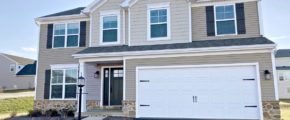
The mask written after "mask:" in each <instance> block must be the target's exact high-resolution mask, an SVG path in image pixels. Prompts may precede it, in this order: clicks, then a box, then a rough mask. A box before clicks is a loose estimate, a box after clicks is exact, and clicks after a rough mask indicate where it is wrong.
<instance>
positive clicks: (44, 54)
mask: <svg viewBox="0 0 290 120" xmlns="http://www.w3.org/2000/svg"><path fill="white" fill-rule="evenodd" d="M89 29H90V24H89V23H87V31H86V32H87V36H86V37H87V38H86V45H87V46H88V45H89V34H90V32H89ZM46 41H47V25H45V24H42V25H40V38H39V55H38V56H39V57H38V70H37V87H36V99H37V100H39V99H43V97H44V82H45V70H47V69H50V65H52V64H78V60H77V59H74V58H73V57H72V55H73V54H75V53H77V52H79V51H81V50H83V49H85V48H84V47H81V48H60V49H47V48H46Z"/></svg>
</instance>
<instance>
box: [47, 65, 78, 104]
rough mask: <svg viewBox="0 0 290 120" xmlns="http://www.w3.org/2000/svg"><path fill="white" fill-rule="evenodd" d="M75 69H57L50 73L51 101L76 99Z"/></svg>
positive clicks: (76, 74)
mask: <svg viewBox="0 0 290 120" xmlns="http://www.w3.org/2000/svg"><path fill="white" fill-rule="evenodd" d="M77 76H78V71H77V69H58V70H52V73H51V84H50V85H51V96H50V98H51V99H76V91H77Z"/></svg>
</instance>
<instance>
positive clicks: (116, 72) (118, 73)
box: [114, 70, 123, 77]
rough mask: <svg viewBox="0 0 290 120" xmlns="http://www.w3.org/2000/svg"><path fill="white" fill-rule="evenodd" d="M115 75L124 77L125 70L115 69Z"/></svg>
mask: <svg viewBox="0 0 290 120" xmlns="http://www.w3.org/2000/svg"><path fill="white" fill-rule="evenodd" d="M114 77H123V70H114Z"/></svg>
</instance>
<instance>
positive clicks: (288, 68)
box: [276, 66, 290, 70]
mask: <svg viewBox="0 0 290 120" xmlns="http://www.w3.org/2000/svg"><path fill="white" fill-rule="evenodd" d="M276 69H277V70H290V66H281V67H276Z"/></svg>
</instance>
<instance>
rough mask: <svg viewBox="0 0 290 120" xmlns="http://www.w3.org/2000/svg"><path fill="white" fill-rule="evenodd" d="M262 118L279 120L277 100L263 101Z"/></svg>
mask: <svg viewBox="0 0 290 120" xmlns="http://www.w3.org/2000/svg"><path fill="white" fill-rule="evenodd" d="M263 115H264V120H281V114H280V104H279V101H264V102H263Z"/></svg>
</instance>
